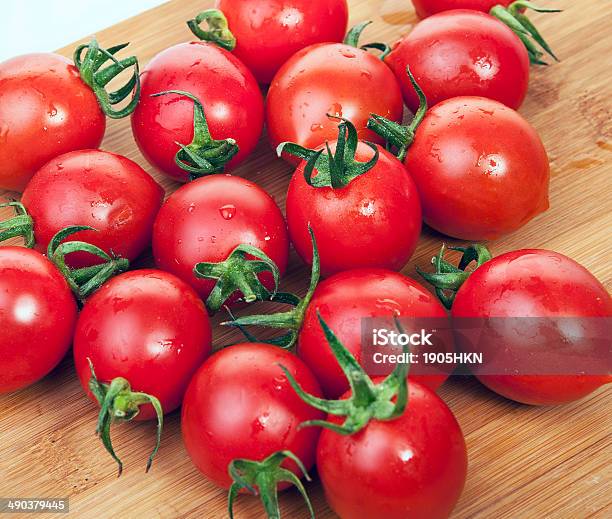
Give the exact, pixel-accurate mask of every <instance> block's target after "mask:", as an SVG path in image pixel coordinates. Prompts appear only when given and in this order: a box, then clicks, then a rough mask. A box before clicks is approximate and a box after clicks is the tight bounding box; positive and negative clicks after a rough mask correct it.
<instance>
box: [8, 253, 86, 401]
mask: <svg viewBox="0 0 612 519" xmlns="http://www.w3.org/2000/svg"><path fill="white" fill-rule="evenodd" d="M76 319H77V305H76V301H75V299H74V297H73V295H72V292H71V291H70V288H69V287H68V284H67V283H66V280H65V279H64V278H63V277H62V275H61V274H60V272H59V270H58V269H57V268H56V267H55V265H53V264H52V263H51V262H50V261H48V260H47V259H46V258H45V257H44V256H43V255H42V254H40V253H38V252H36V251H34V250H31V249H26V248H24V247H9V246H6V247H0V328H1V329H2V341H1V343H0V366H2V370H1V372H0V393H9V392H11V391H16V390H18V389H22V388H24V387H27V386H29V385H31V384H33V383H34V382H36V381H37V380H39V379H41V378H42V377H44V376H45V375H46V374H47V373H49V372H50V371H51V370H52V369H53V368H54V367H55V366H56V365H57V364H58V363H59V362H60V361H61V360H62V358H63V357H64V355H65V354H66V352H67V351H68V349H69V348H70V344H71V342H72V336H73V333H74V327H75V324H76Z"/></svg>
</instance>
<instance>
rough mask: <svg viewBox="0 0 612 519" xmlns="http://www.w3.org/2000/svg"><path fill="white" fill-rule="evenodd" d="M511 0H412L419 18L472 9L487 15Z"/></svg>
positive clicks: (505, 5) (506, 4)
mask: <svg viewBox="0 0 612 519" xmlns="http://www.w3.org/2000/svg"><path fill="white" fill-rule="evenodd" d="M512 2H513V0H412V4H413V5H414V10H415V11H416V13H417V15H418V17H419V18H425V17H427V16H431V15H432V14H436V13H441V12H442V11H450V10H452V9H472V10H474V11H482V12H483V13H488V12H489V11H490V10H491V8H492V7H493V6H495V5H503V6H504V7H507V6H508V5H509V4H510V3H512Z"/></svg>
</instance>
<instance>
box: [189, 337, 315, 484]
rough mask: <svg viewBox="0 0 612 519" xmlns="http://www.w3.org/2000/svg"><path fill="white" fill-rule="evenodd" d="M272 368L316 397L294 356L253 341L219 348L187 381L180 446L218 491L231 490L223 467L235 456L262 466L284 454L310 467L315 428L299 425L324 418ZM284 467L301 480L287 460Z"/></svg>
mask: <svg viewBox="0 0 612 519" xmlns="http://www.w3.org/2000/svg"><path fill="white" fill-rule="evenodd" d="M279 364H282V365H283V366H285V367H286V368H287V369H288V370H289V372H290V373H291V374H292V375H293V376H294V377H295V379H296V380H297V381H298V383H299V384H300V385H301V386H302V387H303V388H304V390H306V391H308V392H310V393H312V394H314V395H316V396H321V390H320V388H319V384H318V383H317V381H316V379H315V377H314V376H313V375H312V373H311V372H310V370H309V369H308V367H307V366H306V365H305V364H304V363H303V362H302V361H301V360H300V359H299V358H298V357H296V356H295V355H293V354H292V353H289V352H288V351H286V350H282V349H280V348H278V347H276V346H271V345H269V344H260V343H245V344H236V345H234V346H229V347H227V348H224V349H222V350H219V351H218V352H216V353H215V354H214V355H212V356H211V357H210V359H208V360H207V361H206V362H205V363H204V364H203V365H202V367H201V368H200V369H199V370H198V371H197V373H196V374H195V375H194V377H193V379H192V381H191V383H190V384H189V388H188V390H187V393H186V394H185V400H184V402H183V409H182V418H181V430H182V432H183V440H184V441H185V447H186V448H187V452H188V453H189V456H190V457H191V459H192V461H193V463H194V464H195V465H196V467H198V469H199V470H200V471H201V472H202V473H203V474H204V475H205V476H206V477H207V478H209V479H210V480H212V481H213V482H214V483H215V484H217V485H219V486H220V487H224V488H229V486H230V485H231V479H230V477H229V475H228V472H227V467H228V464H229V463H230V462H231V461H232V460H234V459H237V458H245V459H250V460H256V461H261V460H262V459H264V458H266V457H268V456H269V455H270V454H272V453H274V452H276V451H279V450H290V451H291V452H293V453H294V454H295V455H296V456H297V457H298V458H300V460H301V461H302V462H303V463H304V465H305V467H306V469H310V468H311V467H312V466H313V464H314V460H315V450H316V445H317V439H318V437H319V429H318V428H317V427H305V428H302V429H299V425H300V423H302V422H304V421H306V420H316V419H322V418H324V416H325V415H324V413H323V412H321V411H318V410H316V409H314V408H312V407H310V406H309V405H308V404H306V403H304V402H303V401H302V400H301V399H300V398H299V396H298V395H297V394H296V393H295V391H294V390H293V389H292V388H291V386H290V384H289V382H288V380H287V377H286V376H285V375H284V373H283V372H282V371H281V369H280V367H279ZM286 467H287V468H289V469H290V470H292V471H293V472H295V473H296V474H297V475H298V476H300V477H301V473H300V472H299V470H298V469H297V466H296V465H295V463H294V462H291V463H287V464H286ZM286 486H287V485H286V484H283V485H281V487H280V488H284V487H286Z"/></svg>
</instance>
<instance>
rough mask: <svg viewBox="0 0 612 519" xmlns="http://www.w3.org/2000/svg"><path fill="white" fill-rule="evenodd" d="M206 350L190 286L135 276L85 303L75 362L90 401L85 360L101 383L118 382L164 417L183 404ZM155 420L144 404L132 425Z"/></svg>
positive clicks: (152, 273)
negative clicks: (152, 400) (147, 398)
mask: <svg viewBox="0 0 612 519" xmlns="http://www.w3.org/2000/svg"><path fill="white" fill-rule="evenodd" d="M211 342H212V337H211V327H210V322H209V320H208V315H207V313H206V310H205V308H204V305H203V304H202V302H201V301H200V299H199V298H198V296H197V294H196V293H195V292H194V291H193V289H191V287H189V285H187V284H186V283H184V282H183V281H181V280H180V279H178V278H177V277H175V276H173V275H172V274H168V273H167V272H162V271H159V270H152V269H145V270H135V271H132V272H126V273H124V274H121V275H119V276H117V277H115V278H113V279H111V280H110V281H108V282H107V283H105V284H104V285H103V286H102V288H100V289H99V290H98V291H97V292H96V293H94V294H93V295H92V296H91V297H90V298H89V299H88V300H87V302H86V303H85V306H84V307H83V310H82V311H81V315H80V316H79V320H78V323H77V327H76V332H75V338H74V361H75V367H76V371H77V374H78V376H79V380H80V382H81V385H82V386H83V389H85V391H86V392H87V394H88V395H89V397H90V398H92V394H91V392H90V390H89V386H88V384H89V380H90V378H91V371H90V367H89V363H88V359H90V360H91V362H92V365H93V366H94V368H95V372H96V376H97V379H98V380H99V381H101V382H104V383H108V382H110V381H111V380H113V379H115V378H116V377H123V378H125V379H126V380H127V381H128V382H129V383H130V384H131V386H132V388H133V390H135V391H139V392H143V393H147V394H149V395H153V396H155V397H156V398H157V399H159V401H160V403H161V406H162V408H163V411H164V413H169V412H170V411H173V410H174V409H176V408H177V407H179V405H180V404H181V401H182V399H183V394H184V392H185V390H186V389H187V385H188V384H189V380H190V379H191V376H192V375H193V373H194V372H195V371H196V369H197V368H198V367H199V366H200V364H202V362H203V361H204V359H206V357H207V356H208V355H209V354H210V351H211ZM154 416H155V412H154V410H153V407H152V406H151V405H150V404H147V405H144V406H142V408H141V410H140V414H138V415H137V416H136V419H137V420H148V419H151V418H153V417H154Z"/></svg>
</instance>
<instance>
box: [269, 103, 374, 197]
mask: <svg viewBox="0 0 612 519" xmlns="http://www.w3.org/2000/svg"><path fill="white" fill-rule="evenodd" d="M327 117H329V118H333V119H338V120H339V121H341V122H340V124H339V125H338V142H337V144H336V153H335V154H334V153H332V151H331V149H330V147H329V143H325V146H326V149H327V153H324V150H319V151H315V150H310V149H308V148H304V147H302V146H300V145H299V144H295V143H292V142H283V143H281V144H279V146H278V148H277V149H276V153H277V154H278V156H279V157H280V156H281V155H282V154H283V152H286V153H289V154H290V155H293V156H295V157H298V158H300V159H303V160H305V161H306V166H305V167H304V179H305V180H306V183H307V184H308V185H309V186H312V187H331V188H333V189H338V188H342V187H346V186H347V185H348V184H350V182H351V181H352V180H353V179H355V178H357V177H358V176H360V175H363V174H364V173H367V172H368V171H370V170H371V169H372V168H373V167H374V166H375V165H376V163H377V162H378V157H379V151H378V148H377V147H376V145H375V144H372V143H371V142H366V144H367V145H368V146H369V147H370V148H372V150H374V156H373V157H372V158H371V159H370V160H369V161H368V162H358V161H357V160H355V153H356V152H357V145H358V143H359V140H358V137H357V130H356V129H355V126H354V125H353V123H351V122H350V121H349V120H348V119H344V118H342V117H335V116H331V115H329V114H328V115H327ZM315 168H316V170H317V174H316V175H315V176H314V177H313V175H312V174H313V171H314V169H315Z"/></svg>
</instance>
